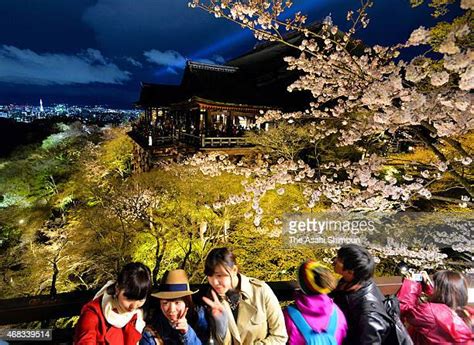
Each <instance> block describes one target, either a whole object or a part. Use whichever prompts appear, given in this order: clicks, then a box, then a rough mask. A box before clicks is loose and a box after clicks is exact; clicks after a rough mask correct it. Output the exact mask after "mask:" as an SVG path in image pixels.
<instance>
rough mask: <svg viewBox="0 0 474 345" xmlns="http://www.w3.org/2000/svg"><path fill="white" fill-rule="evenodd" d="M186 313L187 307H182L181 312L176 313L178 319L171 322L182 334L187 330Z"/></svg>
mask: <svg viewBox="0 0 474 345" xmlns="http://www.w3.org/2000/svg"><path fill="white" fill-rule="evenodd" d="M187 313H188V307H186V308H184V310H183V311H182V312H181V314H180V315H178V319H177V320H176V321H174V322H173V327H174V329H176V330H177V331H179V332H181V333H182V334H186V333H187V332H188V320H187V319H186V314H187Z"/></svg>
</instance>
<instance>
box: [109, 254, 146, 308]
mask: <svg viewBox="0 0 474 345" xmlns="http://www.w3.org/2000/svg"><path fill="white" fill-rule="evenodd" d="M116 289H118V290H120V291H123V295H124V296H125V297H127V299H129V300H134V301H141V300H143V299H145V298H146V297H147V296H148V295H149V293H150V291H151V272H150V269H149V268H148V267H147V266H146V265H144V264H142V263H141V262H130V263H128V264H126V265H125V266H123V267H122V269H121V271H120V272H119V274H118V276H117V280H116V282H115V283H114V284H112V285H110V286H109V287H108V288H107V293H108V294H109V295H114V294H115V292H116Z"/></svg>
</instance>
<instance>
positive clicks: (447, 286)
mask: <svg viewBox="0 0 474 345" xmlns="http://www.w3.org/2000/svg"><path fill="white" fill-rule="evenodd" d="M433 284H434V291H433V294H432V295H431V297H430V301H431V302H433V303H443V304H445V305H447V306H448V307H450V308H451V309H452V310H454V311H455V312H456V314H458V315H459V316H460V317H461V319H463V321H464V322H465V323H466V325H468V327H469V328H471V327H472V321H471V317H470V315H469V312H468V311H467V309H466V306H467V301H468V284H467V280H466V278H465V277H464V276H463V275H462V274H461V273H459V272H455V271H448V270H445V271H438V272H436V273H435V274H434V276H433Z"/></svg>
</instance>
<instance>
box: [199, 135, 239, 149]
mask: <svg viewBox="0 0 474 345" xmlns="http://www.w3.org/2000/svg"><path fill="white" fill-rule="evenodd" d="M246 145H248V142H247V139H246V138H244V137H205V138H204V143H203V145H202V147H222V146H246Z"/></svg>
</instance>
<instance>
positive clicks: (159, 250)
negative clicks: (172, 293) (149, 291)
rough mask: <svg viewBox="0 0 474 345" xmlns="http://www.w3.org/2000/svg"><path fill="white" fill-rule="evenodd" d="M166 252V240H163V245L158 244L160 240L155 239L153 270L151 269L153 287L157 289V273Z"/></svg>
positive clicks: (158, 283)
mask: <svg viewBox="0 0 474 345" xmlns="http://www.w3.org/2000/svg"><path fill="white" fill-rule="evenodd" d="M165 250H166V240H163V245H161V244H160V239H159V238H157V239H156V250H155V268H153V274H152V275H153V287H155V288H157V287H158V285H160V282H159V278H158V273H159V272H160V268H161V262H162V261H163V256H164V254H165Z"/></svg>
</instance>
